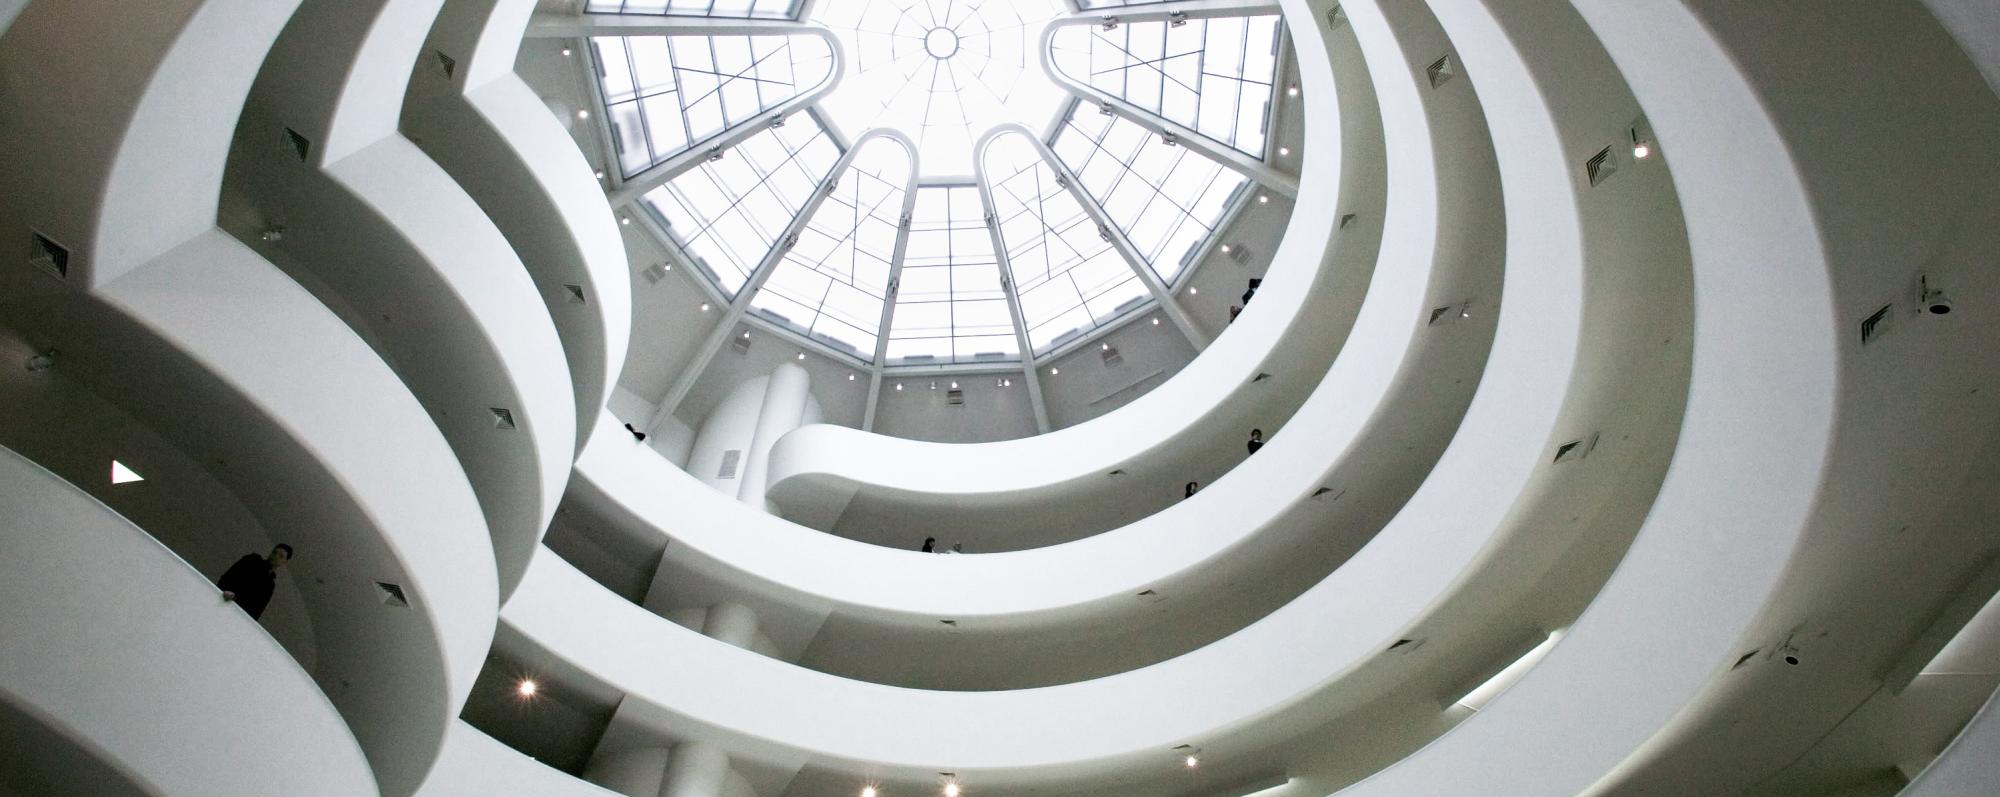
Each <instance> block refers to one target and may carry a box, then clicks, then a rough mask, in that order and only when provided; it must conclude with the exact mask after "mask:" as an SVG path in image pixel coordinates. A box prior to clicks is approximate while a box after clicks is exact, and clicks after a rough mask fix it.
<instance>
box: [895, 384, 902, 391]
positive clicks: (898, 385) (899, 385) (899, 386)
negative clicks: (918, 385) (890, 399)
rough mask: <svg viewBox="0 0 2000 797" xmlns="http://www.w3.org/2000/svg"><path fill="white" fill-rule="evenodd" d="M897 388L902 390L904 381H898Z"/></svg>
mask: <svg viewBox="0 0 2000 797" xmlns="http://www.w3.org/2000/svg"><path fill="white" fill-rule="evenodd" d="M896 389H897V390H902V389H903V383H901V382H897V383H896Z"/></svg>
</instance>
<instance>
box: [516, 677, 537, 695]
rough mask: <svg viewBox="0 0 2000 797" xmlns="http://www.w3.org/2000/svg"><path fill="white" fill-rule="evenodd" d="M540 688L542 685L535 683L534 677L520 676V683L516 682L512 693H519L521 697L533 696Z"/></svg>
mask: <svg viewBox="0 0 2000 797" xmlns="http://www.w3.org/2000/svg"><path fill="white" fill-rule="evenodd" d="M541 688H542V687H541V685H540V684H537V683H535V679H533V678H522V679H521V683H519V684H517V685H516V686H515V687H514V694H517V695H520V696H521V697H534V696H535V692H536V691H539V690H540V689H541Z"/></svg>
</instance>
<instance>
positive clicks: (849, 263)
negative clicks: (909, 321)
mask: <svg viewBox="0 0 2000 797" xmlns="http://www.w3.org/2000/svg"><path fill="white" fill-rule="evenodd" d="M909 180H910V153H909V151H908V150H905V149H904V148H903V145H902V144H900V143H897V142H896V141H895V140H893V139H887V138H873V139H869V140H868V141H865V142H863V143H862V144H861V148H860V149H859V150H857V151H856V152H855V153H854V161H853V162H852V164H850V165H849V166H848V169H847V171H846V172H844V173H842V174H841V176H840V182H839V184H838V185H837V186H836V187H835V188H834V190H833V192H832V193H830V194H828V195H827V197H826V201H824V202H821V203H820V206H819V209H818V210H816V211H814V212H813V215H812V218H811V219H810V220H808V221H807V222H806V226H805V229H803V230H801V231H800V232H799V242H798V244H797V245H795V246H793V247H792V248H791V249H790V250H789V251H787V252H785V256H784V259H783V260H781V261H779V263H778V265H777V268H776V270H774V271H773V272H772V273H771V279H770V281H768V282H766V283H764V287H763V289H762V290H760V291H758V292H757V295H756V296H753V297H751V299H750V307H751V308H752V309H754V310H756V311H757V312H758V313H759V314H761V315H763V316H764V317H766V318H770V319H771V320H774V321H778V322H780V323H783V324H786V325H787V326H790V327H791V328H792V329H794V330H796V331H798V332H800V333H803V334H805V335H807V336H809V337H812V338H813V339H815V340H818V341H820V342H822V343H826V344H827V345H830V346H832V347H834V348H836V349H841V350H843V351H847V352H849V353H851V354H853V355H854V356H856V357H859V358H861V360H862V361H864V362H874V360H875V343H876V333H877V330H878V329H880V327H881V323H882V302H883V296H884V295H886V293H887V292H888V288H889V261H890V258H891V257H892V256H893V255H894V250H895V245H896V229H897V224H898V222H900V221H901V219H902V215H903V198H904V189H905V187H906V186H907V185H908V183H909Z"/></svg>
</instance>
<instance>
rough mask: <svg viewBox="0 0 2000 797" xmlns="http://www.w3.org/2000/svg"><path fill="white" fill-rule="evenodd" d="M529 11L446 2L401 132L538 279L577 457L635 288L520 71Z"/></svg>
mask: <svg viewBox="0 0 2000 797" xmlns="http://www.w3.org/2000/svg"><path fill="white" fill-rule="evenodd" d="M533 10H534V2H533V0H451V1H450V2H447V3H445V6H444V9H443V11H442V12H441V13H439V15H438V18H437V22H436V24H435V25H434V26H433V27H432V28H431V35H430V39H429V41H427V42H426V43H425V46H426V48H427V49H428V52H429V53H430V55H431V56H432V57H430V58H425V59H422V60H421V62H420V66H419V68H418V69H417V70H416V71H415V73H414V74H413V75H412V77H411V80H410V92H409V96H408V98H407V99H406V100H405V101H404V105H403V129H404V130H405V131H406V132H407V133H408V134H409V136H410V138H411V139H412V140H414V141H415V142H416V143H417V145H418V146H420V147H422V148H423V150H424V152H425V154H427V155H429V156H430V157H432V158H433V159H435V160H436V161H437V162H438V165H439V166H442V167H444V169H445V171H446V172H448V173H449V174H451V176H452V178H453V179H454V180H456V181H457V182H458V184H459V185H460V186H461V187H463V188H464V189H465V191H466V193H468V194H470V195H471V196H472V198H473V199H474V200H475V201H477V202H478V203H479V207H480V209H481V210H482V211H484V212H485V213H486V215H487V216H488V217H490V218H491V219H492V220H493V223H494V224H495V225H496V226H497V227H499V229H500V232H501V233H502V234H503V235H505V236H507V242H508V243H509V244H510V245H511V246H512V247H513V249H514V251H515V252H517V253H519V255H520V258H521V262H522V263H523V264H524V265H525V266H526V267H527V270H528V274H529V275H530V276H532V277H533V278H534V280H535V286H536V288H537V290H538V291H539V292H540V293H541V297H542V301H543V303H544V304H545V305H547V307H548V312H549V315H550V316H551V317H552V318H553V319H554V322H555V327H556V333H557V334H558V335H560V336H561V338H562V344H563V351H564V354H565V355H566V357H567V360H568V363H569V371H570V378H571V380H572V381H573V382H574V385H573V388H574V390H573V393H574V394H575V403H576V409H577V413H576V452H577V453H581V452H582V450H583V446H584V444H585V443H586V442H587V441H588V440H589V437H590V433H591V431H592V430H593V429H595V428H596V426H597V417H598V415H599V413H601V412H603V410H604V404H605V400H606V398H607V396H609V395H610V392H611V389H612V386H613V385H616V384H617V383H618V374H619V371H620V370H621V369H622V368H624V365H625V350H626V345H627V343H628V341H629V340H630V339H631V336H632V286H631V279H630V277H629V276H628V275H627V274H626V273H625V272H626V259H625V245H624V241H623V240H622V239H620V237H619V234H618V225H617V224H616V223H614V222H613V221H612V216H611V206H610V204H608V203H607V202H606V201H605V198H604V191H603V189H602V187H601V186H600V185H599V183H598V182H597V181H596V180H595V179H593V178H592V176H591V167H590V164H589V163H588V162H586V161H585V160H584V158H583V154H582V153H581V152H579V151H578V150H577V147H576V144H575V142H574V141H573V140H572V139H571V138H570V137H569V133H568V131H566V130H565V129H563V126H562V124H561V123H560V122H558V121H557V120H556V119H555V118H553V117H551V116H550V115H549V111H548V108H547V106H546V105H545V104H544V103H543V102H542V100H541V98H539V97H537V96H535V93H534V91H533V90H531V89H529V88H528V86H527V84H526V83H524V82H522V81H521V78H519V77H518V76H516V75H515V74H514V71H513V67H514V56H515V53H516V52H517V51H518V50H519V49H520V43H521V36H522V33H523V31H524V30H525V28H526V27H527V24H528V19H529V16H530V14H531V13H532V12H533ZM447 63H448V64H450V66H449V67H447V66H446V64H447Z"/></svg>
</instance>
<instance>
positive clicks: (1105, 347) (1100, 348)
mask: <svg viewBox="0 0 2000 797" xmlns="http://www.w3.org/2000/svg"><path fill="white" fill-rule="evenodd" d="M1097 350H1098V351H1110V350H1111V344H1109V343H1099V344H1097Z"/></svg>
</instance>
